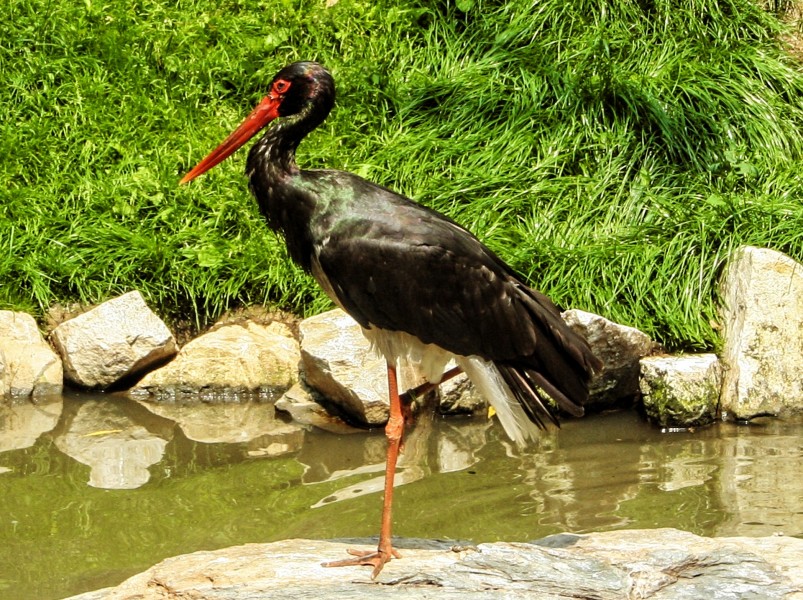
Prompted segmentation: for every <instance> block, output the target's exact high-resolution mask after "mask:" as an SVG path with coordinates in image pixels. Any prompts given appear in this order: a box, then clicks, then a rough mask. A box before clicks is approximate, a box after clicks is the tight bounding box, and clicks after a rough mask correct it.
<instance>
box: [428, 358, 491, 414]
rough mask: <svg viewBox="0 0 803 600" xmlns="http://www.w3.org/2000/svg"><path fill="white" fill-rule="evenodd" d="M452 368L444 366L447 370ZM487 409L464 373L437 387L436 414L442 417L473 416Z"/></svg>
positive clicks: (486, 404) (451, 364) (483, 400)
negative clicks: (455, 415)
mask: <svg viewBox="0 0 803 600" xmlns="http://www.w3.org/2000/svg"><path fill="white" fill-rule="evenodd" d="M452 366H454V363H450V364H448V365H447V366H446V369H447V370H449V369H451V368H452ZM487 409H488V403H487V402H486V401H485V398H483V397H482V395H481V394H480V393H479V392H478V391H477V389H476V388H475V387H474V384H473V383H471V381H470V380H469V378H468V377H467V376H466V374H465V373H461V374H460V375H457V376H456V377H454V378H453V379H450V380H449V381H445V382H443V383H442V384H440V385H439V386H438V412H439V413H441V414H442V415H454V414H457V415H460V414H473V413H475V412H478V411H482V410H486V411H487Z"/></svg>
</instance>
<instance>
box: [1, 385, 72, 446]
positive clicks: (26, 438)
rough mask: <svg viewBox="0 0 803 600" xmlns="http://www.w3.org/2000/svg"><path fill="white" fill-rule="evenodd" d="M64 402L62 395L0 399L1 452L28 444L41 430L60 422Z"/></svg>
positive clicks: (44, 431) (49, 429) (53, 426)
mask: <svg viewBox="0 0 803 600" xmlns="http://www.w3.org/2000/svg"><path fill="white" fill-rule="evenodd" d="M63 407H64V402H63V401H62V399H61V396H54V397H52V398H42V399H37V400H36V401H33V400H31V399H30V398H18V399H16V398H15V399H11V400H8V399H5V400H2V402H0V452H8V451H9V450H20V449H22V448H30V447H31V446H33V445H34V444H35V443H36V440H38V439H39V436H41V435H42V434H43V433H47V432H48V431H51V430H53V429H54V428H55V427H56V425H57V424H58V422H59V418H60V417H61V412H62V409H63Z"/></svg>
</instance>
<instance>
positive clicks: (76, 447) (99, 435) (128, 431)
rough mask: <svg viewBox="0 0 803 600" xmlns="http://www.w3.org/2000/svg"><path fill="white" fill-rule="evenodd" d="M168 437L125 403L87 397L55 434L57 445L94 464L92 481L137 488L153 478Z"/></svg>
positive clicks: (111, 486) (96, 484) (98, 484)
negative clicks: (151, 469)
mask: <svg viewBox="0 0 803 600" xmlns="http://www.w3.org/2000/svg"><path fill="white" fill-rule="evenodd" d="M167 441H168V440H167V439H165V438H164V437H160V436H159V435H157V434H155V433H153V432H151V431H149V430H148V429H147V428H145V427H144V426H142V425H140V424H138V423H137V422H135V421H134V420H133V419H132V417H131V414H130V412H129V411H126V410H125V404H124V403H121V402H110V401H103V400H87V401H86V402H83V403H82V404H81V406H80V407H79V408H78V410H77V411H76V413H75V414H74V415H72V417H71V418H70V419H69V422H68V423H67V424H66V426H65V428H64V430H63V431H62V432H61V433H59V434H58V435H57V436H56V438H55V445H56V447H57V448H58V449H59V450H61V451H62V452H64V453H65V454H66V455H68V456H70V457H72V458H74V459H75V460H77V461H78V462H80V463H83V464H85V465H87V466H89V467H90V474H89V485H91V486H92V487H97V488H104V489H133V488H138V487H140V486H141V485H143V484H145V483H147V481H148V480H149V479H150V472H149V471H148V467H150V466H151V465H154V464H156V463H158V462H159V461H160V460H161V459H162V456H163V455H164V451H165V447H166V446H167Z"/></svg>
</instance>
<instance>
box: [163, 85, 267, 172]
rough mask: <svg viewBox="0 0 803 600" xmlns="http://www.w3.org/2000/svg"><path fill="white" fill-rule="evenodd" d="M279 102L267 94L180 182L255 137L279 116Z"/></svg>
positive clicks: (224, 157) (204, 170) (214, 163)
mask: <svg viewBox="0 0 803 600" xmlns="http://www.w3.org/2000/svg"><path fill="white" fill-rule="evenodd" d="M279 104H280V100H279V99H278V98H276V99H274V98H271V97H270V96H265V98H263V99H262V102H260V103H259V104H258V105H257V107H256V108H255V109H254V110H252V111H251V114H250V115H248V116H247V117H246V118H245V121H243V122H242V124H241V125H240V126H239V127H238V128H237V129H235V130H234V132H233V133H232V134H231V135H230V136H229V137H227V138H226V139H225V140H223V143H222V144H220V146H218V147H217V148H215V149H214V150H212V152H210V153H209V155H208V156H207V157H206V158H204V159H203V160H202V161H201V162H199V163H198V164H197V165H195V167H194V168H193V169H192V170H191V171H190V172H189V173H187V174H186V175H185V176H184V177H182V178H181V181H180V182H179V183H180V184H183V183H187V182H189V181H192V180H193V179H195V178H196V177H198V175H201V174H203V173H206V172H207V171H208V170H209V169H211V168H212V167H214V166H215V165H217V164H218V163H221V162H223V161H224V160H226V158H228V157H229V156H230V155H232V154H234V152H235V151H237V149H238V148H240V146H242V145H243V144H245V143H246V142H247V141H248V140H250V139H251V138H252V137H254V135H256V133H257V132H258V131H259V130H260V129H262V128H263V127H265V125H267V124H268V123H270V122H271V121H273V119H275V118H276V117H278V116H279Z"/></svg>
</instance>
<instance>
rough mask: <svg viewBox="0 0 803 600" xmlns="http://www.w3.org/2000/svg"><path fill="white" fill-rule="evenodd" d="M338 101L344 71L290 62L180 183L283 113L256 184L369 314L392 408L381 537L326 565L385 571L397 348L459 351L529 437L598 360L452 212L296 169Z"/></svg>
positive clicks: (396, 427)
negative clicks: (302, 149) (303, 148)
mask: <svg viewBox="0 0 803 600" xmlns="http://www.w3.org/2000/svg"><path fill="white" fill-rule="evenodd" d="M334 102H335V84H334V80H333V78H332V76H331V74H330V73H329V71H327V70H326V69H325V68H324V67H323V66H321V65H319V64H317V63H314V62H297V63H293V64H291V65H289V66H287V67H285V68H283V69H282V70H281V71H279V73H278V74H277V75H276V76H275V77H274V78H273V81H272V82H271V84H270V92H269V93H268V95H267V96H266V97H265V98H264V99H263V100H262V101H261V102H260V103H259V105H257V107H256V108H255V109H254V110H253V111H252V112H251V114H249V115H248V117H247V118H246V119H245V121H244V122H243V123H242V124H241V125H240V126H239V127H238V128H237V129H236V130H235V131H234V132H233V133H232V134H231V135H230V136H229V137H228V138H226V139H225V140H224V141H223V142H222V143H221V144H220V146H218V147H217V148H216V149H215V150H213V151H212V152H211V153H210V154H209V155H208V156H207V157H206V158H204V159H203V160H202V161H201V162H200V163H198V165H197V166H195V167H194V168H193V169H192V170H191V171H190V172H189V173H187V174H186V175H185V176H184V178H183V179H182V180H181V183H186V182H188V181H190V180H191V179H194V178H195V177H197V176H198V175H200V174H202V173H204V172H206V171H208V170H209V169H211V168H212V167H214V166H215V165H217V164H218V163H220V162H221V161H223V160H224V159H225V158H226V157H228V156H229V155H231V154H232V153H234V152H235V151H236V150H237V149H238V148H240V147H241V146H242V145H243V144H245V143H246V142H247V141H248V140H249V139H250V138H251V137H253V136H254V135H255V134H256V133H257V132H259V131H260V130H261V129H262V128H264V127H265V126H267V125H268V124H269V123H270V122H271V121H273V120H274V119H279V121H278V122H277V123H276V124H275V125H274V126H273V127H271V128H269V129H268V130H267V131H266V132H265V133H264V134H263V135H262V137H261V138H260V139H259V141H258V142H257V143H256V144H255V145H254V146H253V147H252V148H251V151H250V152H249V153H248V160H247V162H246V173H247V175H248V177H249V179H250V187H251V191H252V193H253V195H254V196H255V197H256V200H257V203H258V204H259V208H260V211H261V212H262V214H263V215H264V217H265V218H266V220H267V222H268V225H269V227H270V228H271V229H273V230H274V231H277V232H280V233H281V234H282V235H283V236H284V239H285V242H286V244H287V248H288V250H289V253H290V256H291V258H292V259H293V260H294V261H295V262H296V263H298V264H299V265H300V266H301V267H302V268H303V269H304V270H305V271H307V272H308V273H311V274H312V276H313V277H314V278H315V279H316V280H317V282H318V283H319V284H320V285H321V287H322V288H323V289H324V290H325V291H326V293H327V294H328V295H329V297H330V298H331V299H332V300H333V301H334V302H335V303H336V304H337V305H338V306H340V307H341V308H342V309H343V310H345V311H346V312H347V313H349V314H350V315H351V316H352V317H353V318H354V319H355V320H356V321H357V322H358V323H359V324H360V325H361V326H362V329H363V332H364V333H365V336H366V337H367V338H368V339H369V340H370V341H371V343H372V344H373V346H374V348H375V349H376V350H377V351H379V352H380V353H381V354H382V355H383V356H384V358H385V359H386V361H387V374H388V388H389V390H388V391H389V396H390V417H389V420H388V424H387V426H386V428H385V434H386V436H387V439H388V449H387V466H386V471H385V495H384V502H383V511H382V524H381V531H380V537H379V546H378V548H377V551H376V552H358V551H350V553H351V554H352V555H353V558H349V559H345V560H340V561H335V562H331V563H326V564H327V566H345V565H368V566H373V572H372V575H371V576H372V578H375V577H376V576H377V575H378V574H379V572H380V571H381V570H382V567H383V566H384V564H385V563H386V562H388V561H389V560H390V559H391V558H392V557H393V558H399V554H398V552H396V550H395V549H394V548H393V547H392V544H391V505H392V494H393V480H394V475H395V470H396V459H397V457H398V453H399V448H400V444H401V441H402V434H403V432H404V425H405V416H406V415H405V413H404V410H405V409H404V407H403V406H402V402H401V400H400V397H399V390H398V383H397V378H396V369H397V364H398V362H399V360H408V361H412V362H413V363H417V364H418V365H419V366H420V367H421V369H422V372H423V373H424V374H425V376H426V377H427V379H428V380H429V381H430V382H431V383H432V384H437V383H438V382H439V381H440V380H441V377H442V375H443V372H444V369H445V366H446V364H447V362H448V361H449V360H450V359H454V360H455V361H456V362H457V364H458V366H459V368H460V369H462V371H464V372H465V373H466V374H467V375H468V377H469V378H470V379H471V381H472V382H473V383H474V385H475V386H476V387H477V388H478V389H479V390H480V392H481V393H482V394H483V395H484V397H485V398H486V399H487V400H488V401H489V402H490V403H491V405H492V406H493V407H494V408H495V410H496V413H497V414H498V416H499V420H500V422H501V423H502V426H503V427H504V429H505V431H506V433H507V434H508V435H509V436H510V437H511V438H512V439H513V441H514V442H516V443H517V444H518V445H520V446H522V445H524V444H525V443H526V442H527V440H528V439H535V437H536V435H537V431H538V428H543V427H545V425H546V424H547V423H554V424H557V416H556V414H557V412H558V410H559V409H560V410H563V411H566V412H568V413H570V414H572V415H576V416H579V415H582V413H583V408H582V405H583V403H584V401H585V400H586V398H587V396H588V381H589V378H590V377H591V376H592V374H593V373H595V372H596V371H598V370H599V369H600V368H601V363H600V361H599V360H598V359H597V358H596V357H595V356H594V355H593V354H592V352H591V350H590V349H589V346H588V344H587V343H586V341H585V340H584V339H583V338H582V337H580V336H579V335H577V334H576V333H575V332H574V331H572V330H571V329H570V328H568V327H567V326H566V325H565V324H564V322H563V320H562V319H561V316H560V313H559V311H558V309H557V308H556V306H555V305H554V304H553V303H552V301H551V300H550V299H549V298H547V297H546V296H545V295H543V294H541V293H540V292H538V291H536V290H534V289H531V288H529V287H528V286H527V285H526V284H525V283H524V282H523V281H522V280H521V278H519V277H518V276H517V275H516V274H515V273H514V272H513V270H512V269H511V268H510V267H509V266H508V265H507V264H505V263H504V262H503V261H502V259H500V258H499V257H498V256H497V255H496V254H494V253H493V252H492V251H491V250H489V249H488V248H486V247H485V246H484V245H483V244H482V242H480V241H479V240H478V239H477V238H476V237H474V235H472V234H471V233H469V232H468V231H467V230H466V229H464V228H463V227H461V226H460V225H458V224H457V223H455V222H454V221H452V220H451V219H449V218H448V217H446V216H444V215H442V214H440V213H438V212H436V211H434V210H431V209H429V208H427V207H425V206H422V205H420V204H417V203H416V202H413V201H412V200H410V199H408V198H405V197H404V196H401V195H399V194H396V193H394V192H392V191H390V190H389V189H387V188H384V187H382V186H379V185H376V184H374V183H371V182H369V181H366V180H365V179H362V178H361V177H358V176H356V175H352V174H351V173H345V172H342V171H334V170H302V169H299V168H298V166H297V165H296V161H295V152H296V148H297V147H298V145H299V143H300V142H301V140H302V139H304V137H305V136H306V135H307V134H309V133H310V132H311V131H312V130H313V129H315V128H316V127H317V126H318V125H320V124H321V123H322V122H323V121H324V119H325V118H326V117H327V115H328V114H329V112H330V111H331V109H332V107H333V105H334ZM547 396H548V397H549V398H551V399H552V400H553V401H554V403H553V402H550V401H549V399H548V398H547Z"/></svg>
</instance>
